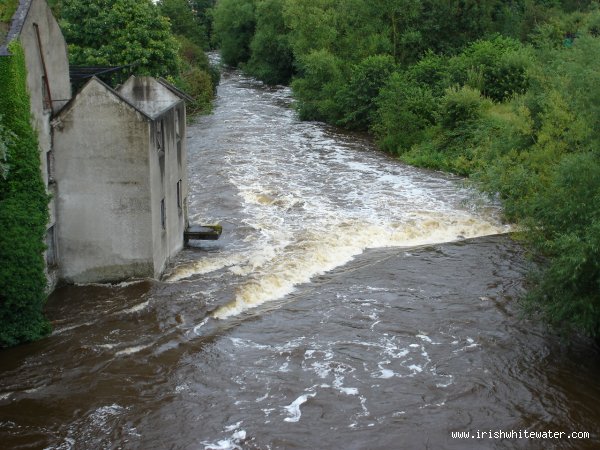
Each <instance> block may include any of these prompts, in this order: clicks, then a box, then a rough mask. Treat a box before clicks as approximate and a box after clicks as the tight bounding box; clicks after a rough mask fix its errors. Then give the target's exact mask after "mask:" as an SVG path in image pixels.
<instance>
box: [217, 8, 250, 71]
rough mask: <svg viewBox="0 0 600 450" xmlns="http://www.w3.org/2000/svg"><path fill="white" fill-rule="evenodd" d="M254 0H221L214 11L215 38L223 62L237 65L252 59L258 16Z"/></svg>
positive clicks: (233, 65)
mask: <svg viewBox="0 0 600 450" xmlns="http://www.w3.org/2000/svg"><path fill="white" fill-rule="evenodd" d="M254 9H255V5H254V1H253V0H220V1H219V2H217V4H216V5H215V8H214V11H213V33H214V34H213V38H214V39H215V41H216V43H217V45H218V46H219V48H220V50H221V56H222V58H223V62H224V63H225V64H227V65H229V66H232V67H237V66H238V65H239V64H242V63H245V62H247V61H248V60H249V59H250V56H251V53H250V42H251V41H252V38H253V36H254V30H255V27H256V18H255V14H254Z"/></svg>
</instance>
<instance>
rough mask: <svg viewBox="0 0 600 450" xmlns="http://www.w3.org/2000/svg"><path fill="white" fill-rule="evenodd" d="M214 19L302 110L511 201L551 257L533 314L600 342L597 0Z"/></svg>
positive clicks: (253, 12)
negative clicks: (289, 89)
mask: <svg viewBox="0 0 600 450" xmlns="http://www.w3.org/2000/svg"><path fill="white" fill-rule="evenodd" d="M267 6H268V8H267ZM267 10H268V17H269V19H270V20H268V21H267V20H265V18H266V14H267V12H266V11H267ZM214 19H215V23H214V30H215V31H216V33H217V34H216V39H217V41H218V42H219V43H220V45H221V50H222V54H223V57H224V59H225V62H227V63H228V64H230V65H237V66H240V67H242V68H244V69H245V70H246V71H247V72H249V73H250V74H252V75H255V76H258V77H260V78H261V79H263V80H264V81H265V82H269V83H273V82H288V81H291V85H292V88H293V90H294V95H295V97H296V100H297V108H298V111H299V114H300V116H301V117H302V118H304V119H309V120H324V121H326V122H329V123H332V124H336V125H339V126H342V127H346V128H350V129H357V130H365V131H369V132H371V133H372V134H374V135H375V137H376V140H377V142H378V144H379V146H380V147H381V148H382V149H383V150H385V151H387V152H389V153H392V154H394V155H397V156H398V157H399V158H400V159H402V160H403V161H405V162H407V163H410V164H414V165H418V166H422V167H428V168H433V169H441V170H445V171H450V172H454V173H457V174H460V175H463V176H468V177H469V178H470V179H471V180H473V182H475V183H476V184H477V185H478V186H479V187H480V188H481V189H483V190H484V191H487V192H489V194H490V195H492V196H494V197H497V198H499V199H500V200H501V201H502V202H503V204H504V210H505V214H506V216H507V218H508V219H509V220H512V221H515V222H517V223H519V224H521V225H522V226H523V228H524V229H525V230H526V231H525V232H524V238H525V240H526V242H528V243H529V244H530V245H531V246H532V248H533V249H535V250H536V252H537V255H538V256H540V257H541V259H540V261H541V262H540V264H539V266H538V267H539V269H538V270H537V271H536V272H535V273H532V277H531V289H530V290H529V293H528V295H527V297H526V299H524V300H525V301H524V305H525V306H526V308H527V310H528V311H530V312H532V313H536V314H539V315H541V316H542V317H543V318H544V319H545V320H546V321H547V322H548V323H550V324H552V325H553V326H555V327H556V328H558V329H559V330H561V331H564V332H565V333H569V332H572V331H577V332H583V333H585V334H587V335H590V336H595V337H600V58H598V57H597V55H598V54H600V7H599V3H598V1H585V0H582V1H570V0H552V1H547V0H515V1H511V2H506V1H501V0H496V1H494V0H493V1H490V2H478V1H474V0H473V1H470V0H465V1H461V2H458V1H457V2H448V1H442V0H426V1H414V0H376V1H370V2H367V1H364V0H342V1H339V0H337V1H334V0H319V1H318V2H314V1H312V0H244V1H239V2H238V1H235V2H234V1H233V0H231V1H230V0H221V1H220V2H218V4H217V5H216V7H215V14H214ZM266 37H269V39H266ZM275 43H276V44H277V45H275ZM290 55H291V57H290Z"/></svg>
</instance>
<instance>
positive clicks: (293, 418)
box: [283, 392, 317, 422]
mask: <svg viewBox="0 0 600 450" xmlns="http://www.w3.org/2000/svg"><path fill="white" fill-rule="evenodd" d="M315 395H317V394H316V393H314V392H313V393H310V394H304V395H301V396H300V397H298V398H297V399H296V400H294V401H293V402H292V403H290V404H289V405H288V406H284V407H283V409H285V410H286V411H287V412H288V414H289V415H290V417H286V418H285V419H283V420H284V421H285V422H298V421H299V420H300V417H301V416H302V412H301V411H300V405H302V404H303V403H306V402H307V401H308V399H309V398H310V397H314V396H315Z"/></svg>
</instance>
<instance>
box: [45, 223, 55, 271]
mask: <svg viewBox="0 0 600 450" xmlns="http://www.w3.org/2000/svg"><path fill="white" fill-rule="evenodd" d="M46 247H47V248H46V264H47V265H48V267H54V266H56V264H57V256H56V233H55V229H54V225H52V226H51V227H50V228H48V231H47V232H46Z"/></svg>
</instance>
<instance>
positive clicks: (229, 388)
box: [0, 73, 600, 449]
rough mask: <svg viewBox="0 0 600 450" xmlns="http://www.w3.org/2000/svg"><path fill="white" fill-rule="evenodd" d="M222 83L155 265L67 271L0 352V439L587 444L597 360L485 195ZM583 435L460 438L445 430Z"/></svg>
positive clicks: (278, 444)
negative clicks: (209, 226) (168, 245)
mask: <svg viewBox="0 0 600 450" xmlns="http://www.w3.org/2000/svg"><path fill="white" fill-rule="evenodd" d="M289 104H290V97H289V92H288V91H287V90H286V89H266V88H264V87H262V86H260V85H259V84H257V83H255V82H252V81H251V80H248V79H244V78H243V77H241V76H239V75H238V74H236V73H233V74H230V75H228V76H226V77H225V79H224V81H223V83H222V85H221V87H220V89H219V99H218V102H217V106H216V110H215V113H214V114H213V115H212V116H209V117H204V118H202V119H201V120H199V121H198V122H197V123H195V124H194V125H193V126H191V127H190V129H189V139H188V149H189V163H190V167H189V169H190V178H191V187H190V189H191V191H192V194H191V195H190V212H191V214H192V217H191V219H192V221H199V222H204V223H208V222H213V221H219V222H221V223H222V224H223V226H224V235H223V238H222V239H221V240H220V241H217V242H214V243H205V244H202V245H201V247H200V248H197V249H188V250H185V251H184V252H182V254H181V255H180V257H179V258H178V260H177V261H175V262H174V263H173V266H172V267H171V268H170V269H169V271H168V273H167V274H166V276H165V279H164V280H163V281H149V280H143V281H139V282H131V283H123V284H120V285H116V286H107V285H92V286H72V287H66V288H63V289H60V290H59V291H57V292H56V293H55V294H54V295H53V296H52V298H51V299H50V301H49V303H48V314H49V316H50V318H51V319H52V320H53V321H54V323H55V332H54V334H53V335H52V336H51V337H50V338H48V339H45V340H43V341H41V342H38V343H35V344H31V345H28V346H23V347H19V348H16V349H11V350H7V351H3V352H1V353H0V447H1V448H10V449H12V448H53V449H54V448H55V449H70V448H77V449H97V448H126V449H129V448H132V449H133V448H135V449H138V448H139V449H168V448H173V449H235V448H243V449H246V448H248V449H277V448H285V449H288V448H298V449H316V448H319V449H321V448H323V449H329V448H344V449H396V448H398V449H402V448H407V449H413V448H423V449H425V448H430V449H437V448H447V449H462V448H534V449H537V448H539V449H546V448H574V449H579V448H584V449H585V448H590V449H591V448H598V447H599V446H600V436H599V433H598V430H599V424H600V384H599V383H598V380H600V355H599V354H598V351H597V349H596V348H595V347H593V346H592V344H590V343H587V342H579V343H576V344H574V345H572V346H570V347H566V346H564V345H563V344H561V342H560V341H559V340H558V339H557V338H555V337H553V336H552V335H550V334H548V333H547V332H545V331H544V329H543V328H541V327H540V326H538V325H536V324H534V323H531V322H529V321H527V320H524V319H522V318H521V317H520V315H519V310H518V308H517V307H516V306H515V301H514V299H515V298H517V297H518V296H519V295H520V294H521V293H522V290H523V276H524V273H525V272H526V262H525V258H524V256H523V252H522V250H521V248H520V247H519V246H518V245H516V244H515V243H514V242H512V241H511V240H510V239H509V238H508V237H507V236H506V235H499V234H498V233H502V232H504V231H506V229H507V228H506V227H505V226H504V225H502V224H500V223H499V222H498V221H497V219H496V215H497V210H496V208H495V207H494V205H489V204H486V203H485V202H484V201H482V200H481V199H478V198H477V197H476V196H474V195H473V193H472V192H470V191H468V190H466V189H464V188H463V187H461V185H460V183H459V181H458V180H455V179H453V178H451V177H447V176H443V175H440V174H435V173H429V172H424V171H418V170H415V169H411V168H407V167H404V166H402V165H399V164H398V163H396V162H394V161H392V160H390V159H389V158H387V157H385V156H383V155H381V154H378V153H375V152H373V151H371V149H370V143H369V142H368V140H366V139H365V138H364V137H361V136H357V135H347V134H340V133H339V132H336V131H335V130H332V129H329V128H327V127H324V126H323V125H322V124H317V123H300V122H298V121H297V120H296V119H295V116H294V113H293V111H292V110H291V109H290V108H289ZM490 430H491V431H499V430H502V431H510V430H515V431H519V430H529V431H547V430H552V431H566V432H572V431H584V432H589V433H591V438H590V439H587V440H573V439H571V440H569V439H562V440H558V439H555V440H526V439H512V440H491V439H487V438H486V439H469V440H452V439H451V437H450V433H451V432H452V431H471V432H472V433H476V432H477V431H480V432H489V431H490Z"/></svg>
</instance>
